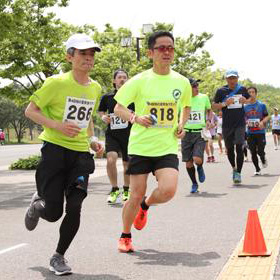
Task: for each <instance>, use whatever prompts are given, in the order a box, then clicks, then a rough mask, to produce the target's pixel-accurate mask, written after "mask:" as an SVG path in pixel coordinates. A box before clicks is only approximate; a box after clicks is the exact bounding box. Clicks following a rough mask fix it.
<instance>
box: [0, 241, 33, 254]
mask: <svg viewBox="0 0 280 280" xmlns="http://www.w3.org/2000/svg"><path fill="white" fill-rule="evenodd" d="M26 245H28V244H27V243H21V244H18V245H15V246H13V247H10V248H7V249H4V250H1V251H0V255H2V254H5V253H7V252H9V251H12V250H15V249H18V248H21V247H24V246H26Z"/></svg>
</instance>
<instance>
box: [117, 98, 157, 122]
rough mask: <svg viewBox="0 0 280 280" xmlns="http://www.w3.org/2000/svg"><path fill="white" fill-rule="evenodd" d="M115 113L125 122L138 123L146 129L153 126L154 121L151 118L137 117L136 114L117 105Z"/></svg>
mask: <svg viewBox="0 0 280 280" xmlns="http://www.w3.org/2000/svg"><path fill="white" fill-rule="evenodd" d="M114 113H115V115H117V116H118V117H120V118H121V119H122V120H124V121H129V122H131V123H137V124H140V125H142V126H145V127H149V126H151V125H152V120H151V118H150V116H148V115H145V116H137V115H136V114H135V113H134V112H132V111H131V110H129V109H128V108H127V107H125V106H123V105H121V104H120V103H117V104H116V106H115V108H114Z"/></svg>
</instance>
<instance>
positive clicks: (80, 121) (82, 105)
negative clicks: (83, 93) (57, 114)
mask: <svg viewBox="0 0 280 280" xmlns="http://www.w3.org/2000/svg"><path fill="white" fill-rule="evenodd" d="M94 104H95V100H88V99H83V98H77V97H70V96H67V101H66V104H65V108H64V117H63V121H72V122H76V123H77V125H78V126H79V127H80V128H87V127H88V124H89V121H90V116H91V113H92V110H93V107H94Z"/></svg>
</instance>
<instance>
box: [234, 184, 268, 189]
mask: <svg viewBox="0 0 280 280" xmlns="http://www.w3.org/2000/svg"><path fill="white" fill-rule="evenodd" d="M268 186H269V185H268V184H262V185H245V184H242V185H238V186H231V187H232V188H235V189H260V188H263V187H268Z"/></svg>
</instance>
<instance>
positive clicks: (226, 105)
mask: <svg viewBox="0 0 280 280" xmlns="http://www.w3.org/2000/svg"><path fill="white" fill-rule="evenodd" d="M226 81H227V85H226V86H223V87H222V88H220V89H218V90H217V92H216V95H215V97H214V103H213V108H214V109H216V110H221V109H222V110H223V127H222V129H223V137H224V141H225V145H226V148H227V156H228V160H229V162H230V164H231V166H232V170H233V172H232V179H233V183H234V184H240V183H241V170H242V166H243V161H244V154H243V143H244V137H245V112H244V106H243V104H245V103H248V99H249V98H250V95H249V94H248V92H247V89H246V88H245V87H243V86H241V85H239V84H238V72H237V71H236V70H228V71H227V72H226ZM234 148H235V149H236V157H235V152H234Z"/></svg>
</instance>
